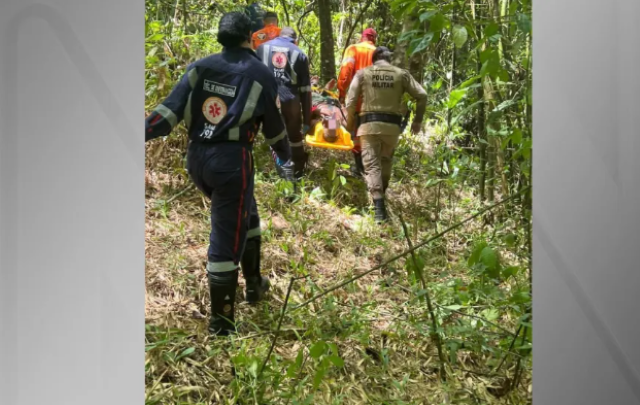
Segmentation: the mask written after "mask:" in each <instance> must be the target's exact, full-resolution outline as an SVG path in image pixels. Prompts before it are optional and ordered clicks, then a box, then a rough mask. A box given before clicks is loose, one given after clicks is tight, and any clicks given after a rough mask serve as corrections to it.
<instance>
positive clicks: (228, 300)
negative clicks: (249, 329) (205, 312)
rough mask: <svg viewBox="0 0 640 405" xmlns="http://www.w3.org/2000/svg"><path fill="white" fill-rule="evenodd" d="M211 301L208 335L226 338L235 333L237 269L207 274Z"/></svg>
mask: <svg viewBox="0 0 640 405" xmlns="http://www.w3.org/2000/svg"><path fill="white" fill-rule="evenodd" d="M208 276H209V295H210V299H211V319H210V321H209V333H211V334H212V335H217V336H227V335H229V334H230V333H233V332H234V331H235V301H236V286H237V285H238V269H235V270H233V271H226V272H221V273H208Z"/></svg>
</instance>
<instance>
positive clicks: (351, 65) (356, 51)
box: [338, 28, 378, 176]
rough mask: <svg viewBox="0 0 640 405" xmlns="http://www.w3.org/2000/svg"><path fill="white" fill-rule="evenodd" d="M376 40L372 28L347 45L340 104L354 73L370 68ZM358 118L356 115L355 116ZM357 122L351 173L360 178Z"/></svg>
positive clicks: (361, 165)
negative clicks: (356, 41) (353, 161)
mask: <svg viewBox="0 0 640 405" xmlns="http://www.w3.org/2000/svg"><path fill="white" fill-rule="evenodd" d="M377 39H378V33H377V32H376V30H375V29H373V28H367V29H366V30H364V31H363V32H362V37H361V40H360V42H359V43H357V44H353V45H349V47H348V48H347V50H346V51H345V53H344V57H343V58H342V66H340V75H339V76H338V92H339V98H340V103H341V104H343V105H344V99H345V97H346V95H347V93H348V91H349V86H350V85H351V81H352V80H353V77H354V76H355V75H356V73H357V72H358V71H359V70H360V69H364V68H366V67H368V66H371V65H372V64H373V62H372V61H371V59H372V56H373V51H375V50H376V40H377ZM360 106H361V102H360V103H358V107H357V111H356V113H359V112H360ZM356 116H358V114H356ZM359 126H360V125H359V122H356V125H355V132H356V133H354V134H352V139H353V143H354V147H353V150H352V153H353V158H354V160H355V163H356V165H355V168H354V170H353V173H354V174H355V175H357V176H362V175H363V173H364V165H363V164H362V150H361V148H360V139H359V138H358V136H357V131H358V127H359Z"/></svg>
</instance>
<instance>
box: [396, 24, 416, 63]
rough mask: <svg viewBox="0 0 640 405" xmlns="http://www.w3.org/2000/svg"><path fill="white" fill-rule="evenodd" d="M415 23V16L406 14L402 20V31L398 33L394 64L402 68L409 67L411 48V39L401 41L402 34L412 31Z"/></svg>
mask: <svg viewBox="0 0 640 405" xmlns="http://www.w3.org/2000/svg"><path fill="white" fill-rule="evenodd" d="M414 23H415V17H414V16H413V15H412V14H406V15H405V16H404V19H403V21H402V32H401V33H400V35H398V41H397V42H396V48H395V50H394V52H393V61H392V63H393V65H394V66H398V67H400V68H403V69H406V68H407V50H408V48H409V41H408V40H405V41H401V40H400V38H402V36H403V35H404V34H405V33H407V32H409V31H411V29H412V28H413V24H414Z"/></svg>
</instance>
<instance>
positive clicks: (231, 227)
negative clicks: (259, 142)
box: [187, 142, 260, 272]
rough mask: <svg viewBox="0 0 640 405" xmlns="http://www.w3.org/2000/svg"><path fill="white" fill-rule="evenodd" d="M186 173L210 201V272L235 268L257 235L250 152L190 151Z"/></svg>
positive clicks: (231, 148)
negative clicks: (248, 242)
mask: <svg viewBox="0 0 640 405" xmlns="http://www.w3.org/2000/svg"><path fill="white" fill-rule="evenodd" d="M187 170H188V172H189V175H190V176H191V178H192V180H193V182H194V183H195V185H196V186H197V187H198V189H200V191H202V192H203V193H204V194H205V195H206V196H208V197H209V199H210V200H211V234H210V243H209V253H208V259H209V265H208V267H207V270H208V271H209V272H225V271H232V270H235V269H237V268H238V266H239V262H240V260H241V258H242V254H243V252H244V247H245V243H246V239H247V238H250V237H254V236H259V235H260V217H259V215H258V209H257V205H256V200H255V198H254V194H253V190H254V165H253V154H252V148H251V147H250V146H249V145H241V144H239V143H233V142H229V143H221V144H217V145H211V146H209V145H206V146H204V145H195V144H192V145H190V147H189V151H188V154H187Z"/></svg>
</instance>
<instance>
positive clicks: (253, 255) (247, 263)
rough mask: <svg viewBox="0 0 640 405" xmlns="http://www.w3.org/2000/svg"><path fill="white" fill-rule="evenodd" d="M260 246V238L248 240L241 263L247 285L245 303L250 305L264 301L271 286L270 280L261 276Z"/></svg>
mask: <svg viewBox="0 0 640 405" xmlns="http://www.w3.org/2000/svg"><path fill="white" fill-rule="evenodd" d="M260 245H261V240H260V237H259V236H258V237H254V238H250V239H248V240H247V245H246V247H245V249H244V254H243V255H242V260H241V261H240V264H241V265H242V275H243V276H244V279H245V281H246V283H247V286H246V291H245V301H247V302H248V303H250V304H255V303H257V302H259V301H260V300H262V298H263V297H264V294H265V293H266V292H267V291H268V290H269V288H270V286H271V285H270V283H269V279H268V278H266V277H262V276H261V275H260Z"/></svg>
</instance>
